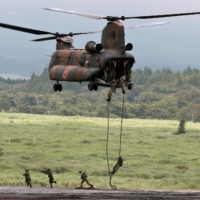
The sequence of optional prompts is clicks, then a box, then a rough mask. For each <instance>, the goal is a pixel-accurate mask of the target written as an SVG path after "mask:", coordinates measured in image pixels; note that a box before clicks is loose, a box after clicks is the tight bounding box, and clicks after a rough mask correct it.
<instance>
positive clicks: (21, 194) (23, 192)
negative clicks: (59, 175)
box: [0, 186, 200, 200]
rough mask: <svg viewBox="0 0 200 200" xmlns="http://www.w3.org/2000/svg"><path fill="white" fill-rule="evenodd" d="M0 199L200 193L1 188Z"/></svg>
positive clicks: (164, 197)
mask: <svg viewBox="0 0 200 200" xmlns="http://www.w3.org/2000/svg"><path fill="white" fill-rule="evenodd" d="M0 199H5V200H22V199H26V200H65V199H90V200H93V199H102V200H103V199H134V200H144V199H145V200H168V199H170V200H172V199H173V200H174V199H177V200H190V199H195V200H196V199H200V191H169V190H163V191H161V190H157V191H147V190H111V189H110V190H109V189H107V190H99V189H74V188H46V187H44V188H41V187H35V188H34V187H33V188H28V187H7V186H3V187H0Z"/></svg>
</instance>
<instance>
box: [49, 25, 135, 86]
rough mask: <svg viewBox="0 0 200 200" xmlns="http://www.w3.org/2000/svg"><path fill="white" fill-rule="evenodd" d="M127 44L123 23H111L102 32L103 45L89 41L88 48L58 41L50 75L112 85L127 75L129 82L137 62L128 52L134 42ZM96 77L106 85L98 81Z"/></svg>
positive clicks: (50, 67)
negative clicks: (132, 69)
mask: <svg viewBox="0 0 200 200" xmlns="http://www.w3.org/2000/svg"><path fill="white" fill-rule="evenodd" d="M67 45H68V46H67ZM128 45H129V46H128ZM128 45H125V41H124V26H123V25H122V23H121V22H109V23H108V24H107V25H106V27H105V28H104V29H103V31H102V39H101V44H96V43H95V42H93V41H90V42H88V43H87V44H86V46H85V49H77V48H73V47H72V48H71V46H70V44H66V43H65V44H64V43H63V41H58V43H57V50H56V51H55V52H54V53H53V55H52V58H51V61H50V64H49V77H50V79H51V80H56V81H71V82H84V81H89V82H92V83H94V84H97V85H100V86H109V85H110V82H111V81H112V80H113V79H115V80H117V81H118V80H119V79H120V77H121V76H125V77H126V85H127V84H128V83H129V82H131V80H130V78H131V68H132V66H133V64H134V62H135V59H134V57H133V56H132V55H131V54H130V53H127V52H126V51H127V50H131V49H132V46H131V44H130V43H129V44H128ZM130 46H131V47H130ZM96 78H98V79H99V80H102V81H104V82H105V83H106V84H100V83H99V84H98V83H96V82H95V79H96ZM118 87H120V85H118Z"/></svg>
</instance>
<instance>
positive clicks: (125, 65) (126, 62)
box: [124, 61, 132, 82]
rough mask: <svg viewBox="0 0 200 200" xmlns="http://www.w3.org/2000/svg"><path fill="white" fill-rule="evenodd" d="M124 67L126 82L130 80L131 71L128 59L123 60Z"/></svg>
mask: <svg viewBox="0 0 200 200" xmlns="http://www.w3.org/2000/svg"><path fill="white" fill-rule="evenodd" d="M124 67H125V71H126V75H127V82H131V73H132V71H131V68H130V64H129V61H125V63H124Z"/></svg>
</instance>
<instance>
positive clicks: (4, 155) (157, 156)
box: [0, 113, 200, 189]
mask: <svg viewBox="0 0 200 200" xmlns="http://www.w3.org/2000/svg"><path fill="white" fill-rule="evenodd" d="M120 123H121V121H120V119H119V118H113V119H110V134H109V160H110V166H111V167H113V166H114V165H115V163H116V161H117V157H118V151H119V139H120V138H119V134H120ZM178 125H179V122H178V121H166V120H165V121H164V120H142V119H124V120H123V135H122V151H121V155H122V157H123V158H124V165H123V167H122V168H120V169H119V171H118V172H117V173H116V174H115V175H114V176H113V179H112V183H113V184H115V185H116V186H117V188H125V189H200V155H199V154H200V125H199V123H192V122H187V123H186V134H181V135H175V134H174V133H175V132H177V130H178ZM106 138H107V119H105V118H87V117H80V116H76V117H64V116H48V115H31V114H13V113H0V148H1V149H3V150H2V151H0V185H24V177H23V176H22V174H23V173H24V169H26V168H28V169H29V170H30V173H31V178H32V183H33V186H49V184H48V177H47V176H46V175H44V174H42V173H41V172H40V171H41V170H42V169H43V168H44V167H46V168H51V169H52V171H53V175H54V178H55V179H56V181H57V182H58V184H57V185H56V187H77V186H79V184H80V177H79V174H78V171H79V170H84V171H86V172H87V173H88V175H89V181H90V182H91V183H92V184H94V186H95V187H96V188H110V186H109V179H108V168H107V160H106Z"/></svg>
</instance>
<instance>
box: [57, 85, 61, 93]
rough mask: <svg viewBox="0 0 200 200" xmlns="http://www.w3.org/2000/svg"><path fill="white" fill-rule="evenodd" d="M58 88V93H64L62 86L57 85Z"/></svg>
mask: <svg viewBox="0 0 200 200" xmlns="http://www.w3.org/2000/svg"><path fill="white" fill-rule="evenodd" d="M57 88H58V91H59V92H61V91H62V85H61V84H57Z"/></svg>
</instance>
